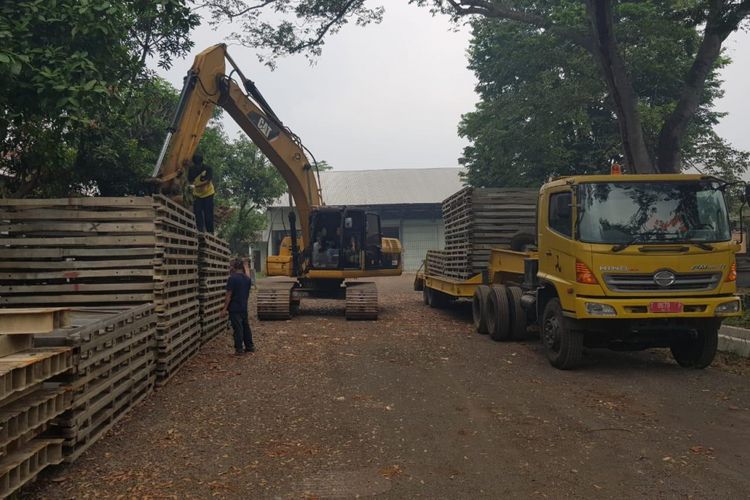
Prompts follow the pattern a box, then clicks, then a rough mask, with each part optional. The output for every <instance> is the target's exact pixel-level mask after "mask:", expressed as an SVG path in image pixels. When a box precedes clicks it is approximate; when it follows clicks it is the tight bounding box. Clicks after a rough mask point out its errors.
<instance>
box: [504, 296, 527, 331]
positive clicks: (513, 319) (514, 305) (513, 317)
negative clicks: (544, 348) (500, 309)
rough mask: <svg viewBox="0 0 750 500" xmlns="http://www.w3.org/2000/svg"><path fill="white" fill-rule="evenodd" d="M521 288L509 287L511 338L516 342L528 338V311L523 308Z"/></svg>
mask: <svg viewBox="0 0 750 500" xmlns="http://www.w3.org/2000/svg"><path fill="white" fill-rule="evenodd" d="M522 295H523V292H522V291H521V288H520V287H517V286H509V287H508V303H509V306H510V336H511V338H514V339H516V340H522V339H524V338H526V311H525V310H524V308H523V307H521V296H522Z"/></svg>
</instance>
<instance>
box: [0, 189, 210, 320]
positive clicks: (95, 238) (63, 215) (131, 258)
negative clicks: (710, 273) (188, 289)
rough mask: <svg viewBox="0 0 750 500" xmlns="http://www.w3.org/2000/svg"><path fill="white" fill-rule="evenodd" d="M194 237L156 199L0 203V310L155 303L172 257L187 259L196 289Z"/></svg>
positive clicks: (176, 213)
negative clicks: (0, 307) (188, 256)
mask: <svg viewBox="0 0 750 500" xmlns="http://www.w3.org/2000/svg"><path fill="white" fill-rule="evenodd" d="M195 233H196V230H195V222H194V220H193V216H192V214H191V213H190V212H189V211H187V210H186V209H184V208H183V207H181V206H179V205H177V204H175V203H173V202H172V201H170V200H169V199H167V198H165V197H163V196H154V197H151V196H147V197H125V198H61V199H48V200H46V199H0V305H3V306H8V307H18V306H41V305H55V306H60V305H71V306H84V305H85V306H107V305H114V306H122V305H124V304H132V305H136V304H143V303H149V302H152V301H154V300H155V299H156V300H157V301H158V300H160V299H162V298H163V296H164V294H165V293H167V290H165V285H168V286H169V287H172V284H171V283H170V280H172V279H173V278H172V276H173V275H174V274H175V273H174V270H175V269H176V266H178V265H179V264H180V263H181V262H175V261H174V257H175V256H176V255H181V253H190V252H192V253H193V255H192V257H191V259H192V265H193V267H194V268H193V269H192V277H191V278H192V280H193V285H197V274H196V272H197V270H196V269H195V261H196V258H197V257H196V255H195V252H196V250H197V240H196V236H195ZM183 274H189V271H184V272H183ZM182 284H183V285H184V283H182Z"/></svg>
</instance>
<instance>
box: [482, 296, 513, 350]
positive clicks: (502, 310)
mask: <svg viewBox="0 0 750 500" xmlns="http://www.w3.org/2000/svg"><path fill="white" fill-rule="evenodd" d="M488 299H489V300H488V301H487V304H486V307H485V309H486V310H487V320H486V321H487V331H488V332H489V334H490V337H492V340H498V341H500V340H509V339H510V303H509V302H508V290H507V288H506V287H505V285H492V288H490V293H489V296H488Z"/></svg>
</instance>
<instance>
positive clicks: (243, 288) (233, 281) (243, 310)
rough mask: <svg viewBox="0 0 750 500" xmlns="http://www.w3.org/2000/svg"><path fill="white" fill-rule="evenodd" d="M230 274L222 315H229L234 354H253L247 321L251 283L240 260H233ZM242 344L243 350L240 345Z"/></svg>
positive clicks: (251, 337) (253, 348) (253, 349)
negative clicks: (232, 331)
mask: <svg viewBox="0 0 750 500" xmlns="http://www.w3.org/2000/svg"><path fill="white" fill-rule="evenodd" d="M229 270H230V274H229V279H228V280H227V286H226V290H227V293H226V295H225V297H224V309H222V311H221V312H222V314H227V313H229V321H230V323H232V330H234V353H235V354H236V355H238V356H240V355H242V354H245V353H246V352H255V346H254V345H253V334H252V332H251V331H250V323H249V322H248V319H247V300H248V298H250V286H251V285H252V281H251V280H250V278H249V277H248V276H247V275H246V274H245V266H244V265H243V264H242V260H241V259H234V260H233V261H232V263H231V264H230V266H229ZM243 343H244V346H245V348H244V350H243V349H242V345H243Z"/></svg>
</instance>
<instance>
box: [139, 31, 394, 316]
mask: <svg viewBox="0 0 750 500" xmlns="http://www.w3.org/2000/svg"><path fill="white" fill-rule="evenodd" d="M226 62H229V64H230V65H231V67H232V71H231V72H230V73H229V74H227V73H226ZM235 75H236V78H237V80H239V83H238V81H236V80H235V78H234V77H235ZM217 105H218V106H220V107H221V108H223V109H224V110H225V111H226V112H227V113H228V114H229V116H231V117H232V118H233V119H234V121H235V122H236V123H237V124H238V125H239V126H240V128H241V129H242V130H243V131H244V132H245V133H246V134H247V135H248V136H249V137H250V139H252V141H253V142H254V143H255V144H256V145H257V146H258V148H259V149H260V150H261V151H262V152H263V153H264V154H265V155H266V157H267V158H268V159H269V160H270V162H271V163H272V164H273V165H274V166H275V167H276V169H278V171H279V172H280V173H281V176H282V177H283V178H284V180H285V181H286V183H287V185H288V187H289V193H290V195H291V197H292V200H293V201H294V205H295V207H296V209H297V213H298V214H299V226H300V229H301V231H299V232H298V231H297V219H296V215H295V213H294V211H290V213H289V227H290V232H289V235H288V236H286V237H285V238H284V239H283V240H282V242H281V245H280V250H279V254H278V255H271V256H269V257H268V259H267V261H266V264H267V265H266V269H267V275H268V276H284V277H287V278H293V279H291V280H289V279H287V280H268V283H264V284H261V285H259V287H258V292H257V313H258V318H259V319H261V320H269V319H289V318H290V317H291V316H292V315H294V314H295V313H296V312H297V311H298V310H299V306H300V301H301V299H302V297H317V298H329V299H345V300H346V318H347V319H363V320H373V319H377V316H378V293H377V287H376V285H375V283H373V282H368V281H348V280H358V279H359V278H365V277H376V276H399V275H400V274H401V272H402V255H401V244H400V242H399V241H398V240H397V239H394V238H383V237H382V234H381V229H380V217H379V216H378V215H377V214H374V213H368V212H366V211H364V210H363V209H361V208H356V207H346V206H326V205H325V203H324V202H323V195H322V191H321V189H320V182H319V180H320V178H319V175H318V174H317V164H316V163H315V161H314V157H313V156H312V154H310V156H311V157H313V164H311V163H310V161H309V160H308V157H307V155H306V154H305V151H308V152H309V150H307V149H306V148H305V147H304V146H303V145H302V142H301V141H300V139H299V137H297V136H296V135H295V134H294V133H292V131H291V130H290V129H289V128H288V127H286V126H284V124H283V123H282V122H281V120H280V119H279V118H278V116H276V114H275V113H274V112H273V110H272V109H271V107H270V106H269V105H268V103H267V102H266V100H265V99H264V98H263V96H262V95H261V93H260V91H258V89H257V87H256V86H255V84H254V83H253V82H252V81H250V80H249V79H247V78H245V76H244V75H243V74H242V71H241V70H240V69H239V68H238V66H237V64H236V63H235V62H234V60H233V59H232V58H231V57H230V55H229V54H228V53H227V48H226V45H224V44H218V45H214V46H212V47H209V48H208V49H206V50H204V51H203V52H201V53H200V54H198V55H197V56H196V57H195V61H194V62H193V66H192V67H191V68H190V71H188V74H187V76H186V77H185V82H184V86H183V89H182V93H181V95H180V100H179V103H178V105H177V110H176V112H175V116H174V119H173V120H172V124H171V126H170V128H169V133H168V134H167V138H166V139H165V141H164V146H163V147H162V149H161V152H160V154H159V159H158V160H157V163H156V166H155V167H154V172H153V177H154V178H155V179H156V180H157V181H158V184H159V188H160V190H161V192H163V193H165V194H168V195H172V196H175V195H179V194H180V193H181V192H182V189H183V187H184V184H185V183H186V177H187V175H186V172H187V167H188V165H189V162H190V159H191V158H192V156H193V154H194V153H195V150H196V148H197V147H198V143H199V142H200V140H201V137H202V136H203V133H204V131H205V128H206V124H207V123H208V120H209V119H210V118H211V117H212V116H213V112H214V108H215V106H217ZM208 161H210V159H208Z"/></svg>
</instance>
